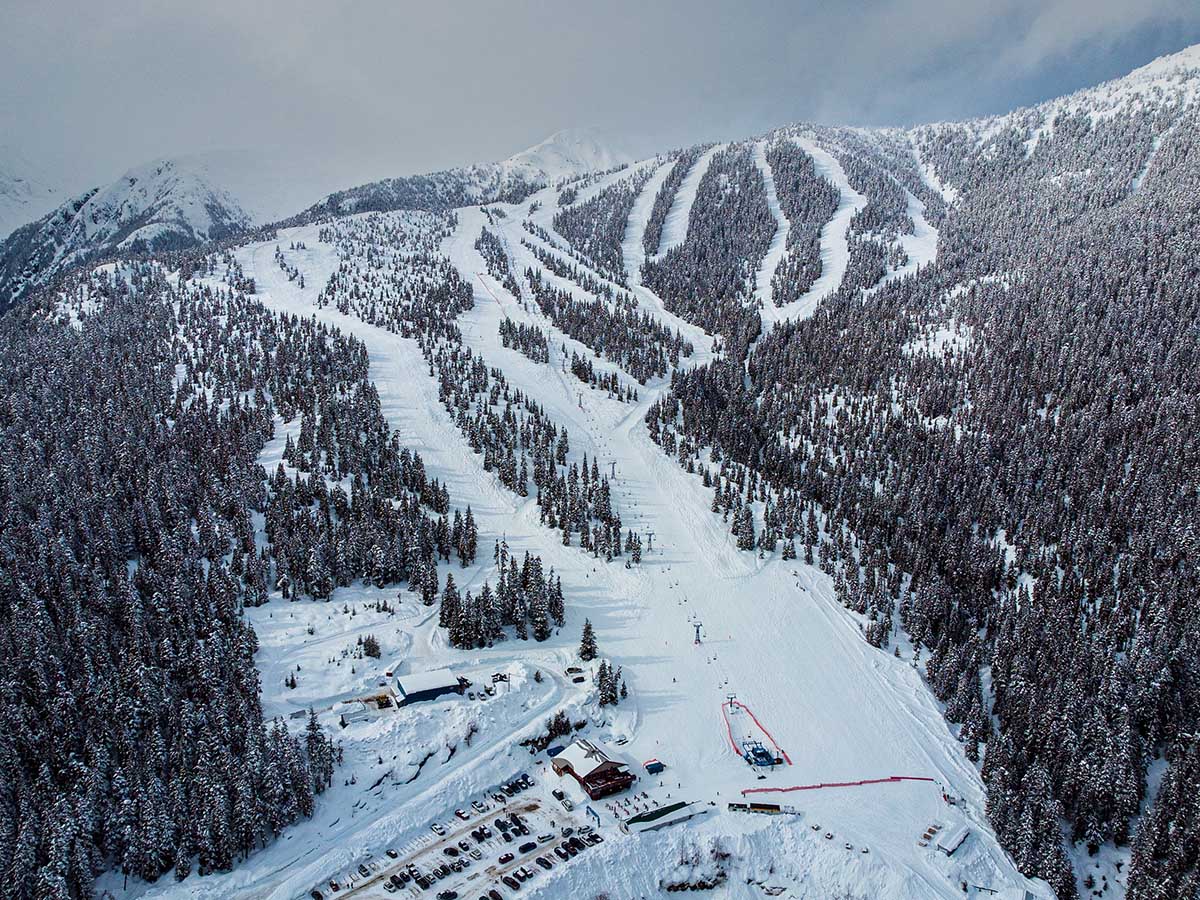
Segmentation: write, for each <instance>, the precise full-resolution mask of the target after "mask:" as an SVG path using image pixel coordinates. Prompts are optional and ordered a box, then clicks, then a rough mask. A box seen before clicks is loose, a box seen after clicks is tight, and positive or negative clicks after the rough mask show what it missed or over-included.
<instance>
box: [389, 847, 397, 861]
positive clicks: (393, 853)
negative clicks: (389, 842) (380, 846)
mask: <svg viewBox="0 0 1200 900" xmlns="http://www.w3.org/2000/svg"><path fill="white" fill-rule="evenodd" d="M386 852H387V855H388V856H389V857H390V858H391V859H396V858H397V857H399V856H400V854H399V852H398V851H397V850H395V849H394V848H393V847H388V848H387V851H386Z"/></svg>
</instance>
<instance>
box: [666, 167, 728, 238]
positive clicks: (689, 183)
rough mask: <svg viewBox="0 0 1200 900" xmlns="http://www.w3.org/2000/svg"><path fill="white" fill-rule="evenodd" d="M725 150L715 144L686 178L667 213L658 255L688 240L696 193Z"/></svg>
mask: <svg viewBox="0 0 1200 900" xmlns="http://www.w3.org/2000/svg"><path fill="white" fill-rule="evenodd" d="M724 149H725V145H724V144H715V145H714V146H712V147H710V148H709V149H708V151H707V152H705V154H704V155H703V156H701V157H700V158H699V159H698V160H696V164H695V165H694V166H692V170H691V171H690V172H688V173H687V175H686V176H684V179H683V182H682V183H681V184H680V185H679V190H678V191H676V192H675V199H674V200H673V201H672V202H671V211H670V212H668V213H667V218H666V221H665V222H664V223H663V233H662V240H661V241H660V242H659V245H658V255H659V256H662V255H663V254H664V253H666V252H667V251H668V250H670V249H671V248H672V247H678V246H679V245H680V244H682V243H683V242H684V241H685V240H687V233H688V222H689V221H690V220H691V216H692V204H693V203H695V202H696V192H697V191H698V190H700V180H701V179H702V178H704V173H705V172H707V171H708V164H709V163H711V162H712V158H713V157H714V156H716V155H717V154H718V153H720V152H721V151H722V150H724Z"/></svg>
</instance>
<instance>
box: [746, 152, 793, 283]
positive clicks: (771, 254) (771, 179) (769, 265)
mask: <svg viewBox="0 0 1200 900" xmlns="http://www.w3.org/2000/svg"><path fill="white" fill-rule="evenodd" d="M754 162H755V164H756V165H757V166H758V170H759V171H760V172H762V178H763V187H764V188H765V189H766V192H767V206H768V207H769V208H770V210H771V216H772V217H773V218H774V219H775V234H774V235H773V236H772V238H771V244H770V246H769V247H768V248H767V254H766V256H764V257H763V261H762V264H761V265H760V266H759V267H758V274H757V275H756V276H755V281H754V299H755V300H757V301H758V302H759V303H761V304H763V305H768V304H769V305H774V300H773V299H772V297H771V279H772V278H774V277H775V270H776V269H778V268H779V262H780V260H782V259H783V254H784V253H785V252H786V251H787V240H788V231H789V229H790V227H791V226H790V225H789V224H788V220H787V216H785V215H784V214H783V210H782V209H781V208H780V206H779V194H778V193H776V191H775V176H774V174H772V172H771V165H770V163H768V162H767V145H766V144H765V143H764V142H763V141H759V142H758V143H756V144H755V145H754Z"/></svg>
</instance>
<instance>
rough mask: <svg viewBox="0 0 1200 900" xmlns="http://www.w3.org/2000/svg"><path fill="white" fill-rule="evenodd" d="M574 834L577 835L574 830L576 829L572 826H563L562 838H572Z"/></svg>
mask: <svg viewBox="0 0 1200 900" xmlns="http://www.w3.org/2000/svg"><path fill="white" fill-rule="evenodd" d="M574 833H575V829H574V828H572V827H571V826H570V825H564V826H563V830H562V836H563V837H565V838H566V837H570V836H571V835H573V834H574Z"/></svg>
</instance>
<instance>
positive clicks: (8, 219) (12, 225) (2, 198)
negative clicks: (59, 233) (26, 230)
mask: <svg viewBox="0 0 1200 900" xmlns="http://www.w3.org/2000/svg"><path fill="white" fill-rule="evenodd" d="M62 199H63V198H62V193H61V188H60V187H59V185H58V184H57V182H56V180H55V179H54V177H53V176H51V175H50V174H48V173H47V172H45V171H44V170H42V169H41V167H39V166H37V165H35V164H34V163H32V162H31V161H30V160H29V159H27V158H26V157H25V156H24V155H23V154H21V153H19V152H17V151H16V150H14V149H13V148H11V147H3V146H0V241H3V240H4V239H5V238H6V237H8V235H9V234H11V233H12V232H13V231H15V230H16V229H17V228H19V227H20V226H22V225H24V224H25V223H26V222H32V221H33V220H34V219H38V218H41V217H42V216H44V215H45V214H46V213H48V212H49V211H50V210H52V209H53V208H54V207H55V206H57V205H58V204H59V203H61V202H62Z"/></svg>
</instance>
